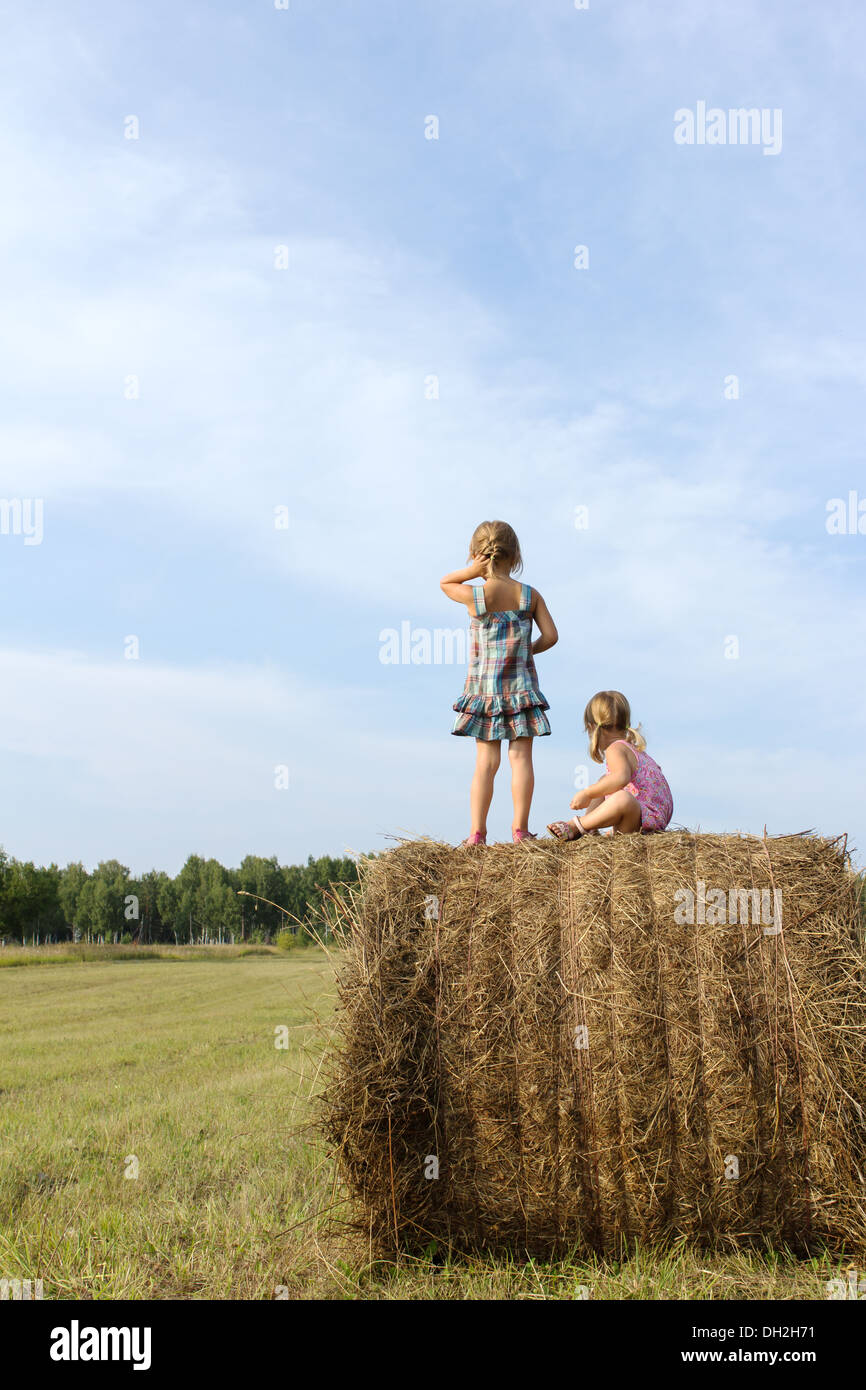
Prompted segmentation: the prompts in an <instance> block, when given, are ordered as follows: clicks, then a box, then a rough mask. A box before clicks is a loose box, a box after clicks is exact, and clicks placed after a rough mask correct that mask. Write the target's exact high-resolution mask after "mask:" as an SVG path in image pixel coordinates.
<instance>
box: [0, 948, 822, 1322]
mask: <svg viewBox="0 0 866 1390" xmlns="http://www.w3.org/2000/svg"><path fill="white" fill-rule="evenodd" d="M64 949H70V948H62V947H57V948H53V950H54V952H55V954H54V955H53V956H50V955H49V954H48V953H46V954H45V959H46V960H48V959H51V960H52V961H53V962H54V964H55V968H54V969H52V970H44V969H38V970H36V969H34V970H10V971H6V972H5V973H4V975H3V976H2V978H0V1020H2V1022H0V1045H2V1046H0V1059H2V1060H0V1093H2V1094H0V1277H5V1278H19V1279H40V1278H41V1279H42V1280H43V1281H44V1290H45V1297H46V1298H95V1299H116V1298H136V1299H148V1298H217V1299H224V1298H242V1299H252V1298H255V1299H262V1298H266V1299H272V1298H274V1297H276V1296H278V1295H279V1294H280V1291H283V1292H282V1296H288V1297H289V1298H313V1297H326V1298H348V1299H467V1298H471V1299H494V1298H508V1299H540V1298H543V1299H550V1298H556V1299H560V1298H565V1299H573V1298H576V1297H581V1296H582V1289H586V1290H588V1292H589V1296H591V1297H592V1298H595V1299H635V1298H650V1299H694V1298H710V1299H718V1298H763V1299H791V1298H812V1299H822V1298H824V1297H826V1290H825V1284H826V1281H827V1279H829V1278H832V1277H839V1276H840V1274H841V1273H842V1270H841V1268H840V1266H839V1264H838V1263H837V1262H835V1261H833V1260H830V1259H827V1260H814V1261H811V1262H808V1263H804V1262H800V1261H797V1260H795V1259H792V1258H790V1257H787V1256H784V1255H782V1254H774V1253H770V1252H768V1253H766V1254H760V1253H746V1254H739V1255H729V1256H724V1257H722V1256H712V1257H710V1256H706V1255H701V1254H699V1253H695V1252H692V1251H690V1250H688V1249H678V1250H675V1251H672V1252H670V1253H668V1254H666V1255H658V1254H653V1255H650V1254H648V1253H641V1252H638V1253H637V1254H634V1255H633V1256H632V1257H631V1258H630V1259H628V1260H624V1261H621V1262H617V1261H606V1262H602V1261H594V1262H589V1263H587V1262H583V1263H581V1262H577V1261H568V1260H564V1261H561V1262H558V1263H556V1264H552V1265H541V1264H538V1263H534V1264H525V1263H520V1262H519V1261H504V1260H494V1259H476V1260H460V1261H457V1260H454V1261H451V1260H445V1261H444V1262H443V1263H432V1262H430V1261H417V1260H404V1261H401V1262H400V1263H399V1264H388V1263H383V1262H380V1261H374V1260H370V1259H369V1258H368V1255H367V1252H366V1251H365V1250H364V1248H363V1246H362V1245H361V1246H359V1245H358V1243H357V1242H355V1241H352V1240H350V1239H348V1238H343V1237H341V1236H340V1235H339V1233H335V1232H334V1231H333V1230H331V1229H330V1228H329V1226H328V1224H326V1221H325V1220H324V1219H322V1218H320V1217H318V1216H317V1215H316V1213H320V1212H324V1211H325V1209H326V1208H331V1209H332V1210H331V1219H333V1217H334V1216H336V1215H338V1214H339V1213H340V1211H341V1210H343V1208H341V1207H340V1206H339V1205H337V1206H336V1207H334V1204H335V1203H337V1204H338V1203H339V1202H340V1200H341V1198H342V1196H343V1194H342V1192H341V1190H340V1189H339V1187H336V1188H335V1183H334V1175H333V1171H332V1169H331V1168H330V1166H329V1164H328V1162H327V1161H326V1160H325V1159H324V1158H323V1155H322V1152H321V1148H320V1146H319V1144H318V1143H317V1141H316V1139H315V1136H311V1135H310V1134H309V1132H308V1131H307V1126H308V1125H309V1123H310V1119H311V1113H312V1111H311V1098H312V1097H313V1096H314V1094H315V1092H316V1090H317V1087H318V1086H319V1085H320V1080H319V1074H320V1073H319V1069H320V1063H321V1057H322V1049H323V1046H324V1044H325V1042H326V1040H327V1036H328V1020H329V1018H330V1015H331V1012H332V1009H333V1005H334V999H335V991H334V984H333V974H332V970H331V968H330V965H329V964H328V962H327V960H326V959H325V958H324V956H323V955H322V954H321V953H320V952H318V951H316V950H299V951H296V952H293V953H290V954H289V955H286V954H284V953H282V952H278V951H275V950H268V949H267V948H259V950H264V954H250V948H242V947H235V948H231V947H211V948H207V947H205V948H183V947H181V948H177V949H175V948H170V949H166V950H163V949H158V948H153V950H154V951H156V952H157V954H158V958H151V957H150V956H149V955H148V954H147V953H146V952H143V951H138V953H137V956H131V954H130V953H131V952H135V950H136V948H131V947H126V948H124V947H116V948H110V947H93V948H85V952H84V953H83V958H82V955H79V956H77V957H76V959H75V963H69V962H64V960H63V958H62V957H61V956H59V955H58V954H57V953H59V952H62V951H63V950H64ZM75 949H76V950H80V948H75ZM253 949H255V948H253ZM43 950H44V948H43ZM51 950H52V948H48V952H50V951H51ZM108 951H111V952H114V953H117V954H114V955H113V958H112V959H111V960H107V959H106V955H105V953H106V952H108ZM178 951H179V952H180V956H179V958H178ZM229 953H231V954H229ZM35 954H36V956H37V958H38V951H37V952H36V953H35ZM131 958H134V959H136V960H137V965H136V968H135V969H130V970H118V969H116V968H115V965H116V963H117V961H118V960H123V959H131ZM278 1026H285V1027H286V1028H287V1029H288V1033H287V1038H288V1048H287V1050H277V1049H276V1048H275V1046H274V1041H275V1035H274V1029H275V1027H278ZM132 1155H134V1156H135V1158H136V1159H137V1163H138V1176H137V1177H135V1178H127V1177H125V1176H124V1171H125V1168H127V1167H129V1164H128V1159H129V1156H132ZM439 1258H441V1256H440V1257H439Z"/></svg>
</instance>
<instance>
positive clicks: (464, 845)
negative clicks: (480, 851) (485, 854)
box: [460, 830, 487, 849]
mask: <svg viewBox="0 0 866 1390" xmlns="http://www.w3.org/2000/svg"><path fill="white" fill-rule="evenodd" d="M486 844H487V832H486V831H481V830H473V832H472V834H471V835H467V837H466V839H465V840H461V841H460V848H461V849H472V848H473V846H475V845H485V846H486Z"/></svg>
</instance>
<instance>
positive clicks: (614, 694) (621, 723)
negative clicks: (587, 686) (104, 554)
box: [583, 690, 646, 763]
mask: <svg viewBox="0 0 866 1390" xmlns="http://www.w3.org/2000/svg"><path fill="white" fill-rule="evenodd" d="M583 727H584V728H585V729H586V732H587V733H588V734H589V756H590V757H591V758H592V761H593V762H594V763H603V762H604V754H603V753H602V752H601V750H600V749H599V746H598V736H599V734H600V733H601V731H602V729H609V730H612V731H615V730H617V729H622V730H623V731H624V733H625V736H626V741H627V742H628V743H630V744H631V745H632V747H634V748H637V749H638V750H639V751H640V752H642V751H643V750H644V748H646V739H645V738H644V736H643V734H642V733H641V731H640V724H638V726H637V728H636V729H633V728H632V725H631V706H630V705H629V702H628V700H627V699H626V698H625V696H624V695H623V694H622V692H621V691H619V690H600V691H599V692H598V694H597V695H593V697H592V699H591V700H590V702H589V704H588V705H587V707H586V709H585V710H584V711H583Z"/></svg>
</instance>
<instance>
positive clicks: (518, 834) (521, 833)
mask: <svg viewBox="0 0 866 1390" xmlns="http://www.w3.org/2000/svg"><path fill="white" fill-rule="evenodd" d="M511 838H512V840H513V841H514V843H515V844H516V845H519V844H521V843H522V841H523V840H537V839H538V836H537V835H533V834H532V833H531V832H530V831H529V830H512V832H511Z"/></svg>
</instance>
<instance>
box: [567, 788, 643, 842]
mask: <svg viewBox="0 0 866 1390" xmlns="http://www.w3.org/2000/svg"><path fill="white" fill-rule="evenodd" d="M579 819H580V823H581V825H582V826H583V828H584V830H604V829H606V828H607V827H608V826H613V829H614V831H615V832H619V833H620V834H621V835H633V834H634V833H635V832H636V831H638V830H640V825H641V815H640V802H639V801H638V799H637V797H635V796H632V794H631V792H627V791H626V789H625V787H623V789H622V791H619V792H614V794H613V796H606V797H605V799H604V801H602V803H601V805H600V806H596V807H595V809H594V810H592V811H585V812H581V813H580V817H579Z"/></svg>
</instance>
